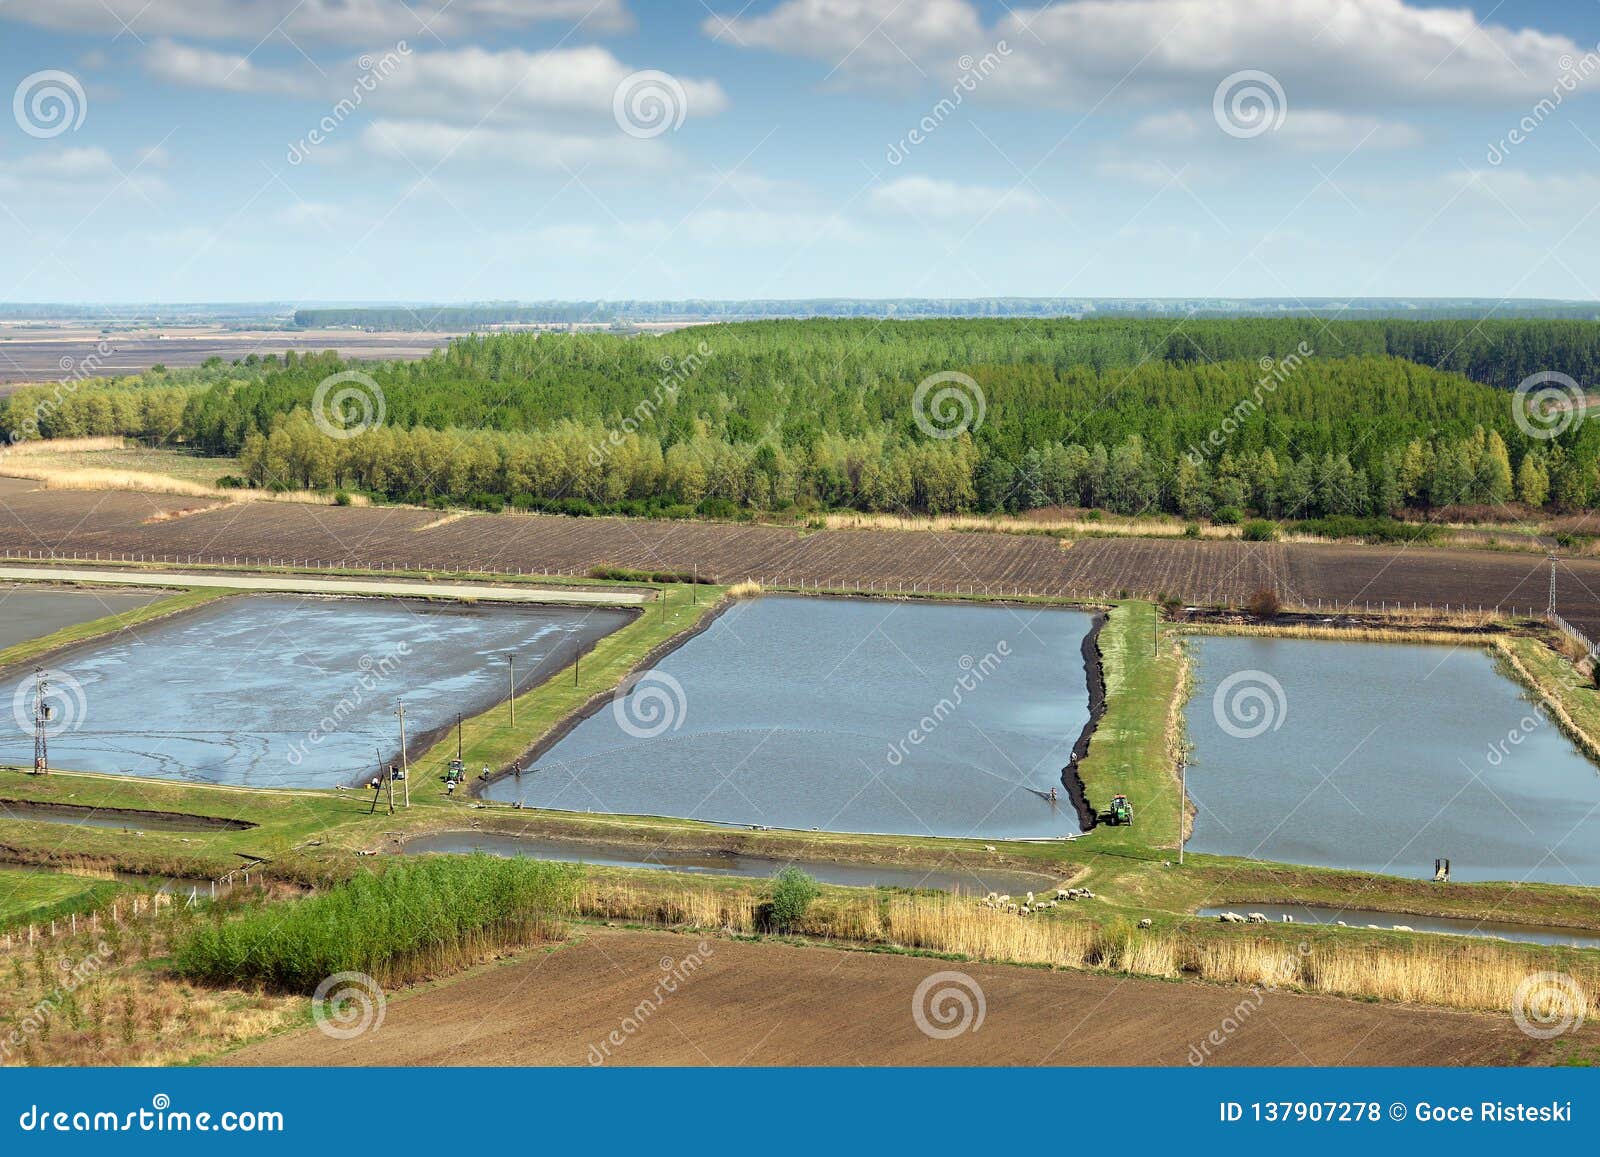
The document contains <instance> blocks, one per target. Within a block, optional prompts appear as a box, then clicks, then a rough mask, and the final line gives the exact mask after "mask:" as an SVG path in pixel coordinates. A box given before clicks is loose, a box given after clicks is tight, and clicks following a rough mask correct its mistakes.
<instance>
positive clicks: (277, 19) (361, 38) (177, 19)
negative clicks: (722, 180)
mask: <svg viewBox="0 0 1600 1157" xmlns="http://www.w3.org/2000/svg"><path fill="white" fill-rule="evenodd" d="M286 9H287V12H286ZM7 19H9V20H17V21H21V22H24V23H27V24H33V25H36V26H38V27H41V28H53V29H57V30H59V31H64V32H73V33H81V34H87V33H105V34H109V35H112V36H117V35H122V34H124V33H125V32H126V30H127V29H128V28H131V29H132V30H133V32H134V33H135V34H136V35H138V36H141V37H149V36H184V37H188V38H190V39H196V40H228V41H236V42H245V41H248V42H249V43H250V44H256V43H258V42H260V41H262V40H264V39H266V38H269V37H274V36H276V35H278V34H280V33H281V34H282V35H284V36H287V37H290V38H292V39H293V40H295V41H296V42H299V41H302V40H303V41H309V42H323V43H335V44H355V45H361V46H362V47H373V46H375V45H376V44H378V43H379V42H381V41H393V40H396V39H399V38H404V37H411V38H412V39H413V40H416V41H418V42H420V41H422V40H423V39H427V40H429V41H431V40H432V37H433V35H437V36H439V37H440V38H442V39H444V40H449V39H451V38H452V37H462V36H471V35H473V34H475V33H477V32H480V31H483V30H486V29H506V28H527V27H530V26H532V25H534V24H539V23H543V22H547V21H548V22H558V23H564V24H572V25H580V24H581V26H582V27H583V29H584V30H585V31H588V32H606V31H617V30H620V29H623V28H627V27H629V26H630V25H631V23H632V21H631V18H630V17H629V15H628V11H627V9H626V7H625V6H624V3H623V0H301V2H300V3H297V4H293V5H290V4H286V3H283V2H282V0H7V2H6V3H5V4H4V5H0V20H7ZM430 29H431V30H432V35H430V32H429V30H430Z"/></svg>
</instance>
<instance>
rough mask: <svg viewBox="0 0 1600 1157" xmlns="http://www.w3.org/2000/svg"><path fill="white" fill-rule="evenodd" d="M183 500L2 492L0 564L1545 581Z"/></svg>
mask: <svg viewBox="0 0 1600 1157" xmlns="http://www.w3.org/2000/svg"><path fill="white" fill-rule="evenodd" d="M193 505H194V500H193V499H187V500H186V499H179V498H173V497H171V496H162V495H147V494H138V493H131V492H114V491H105V492H82V491H70V490H47V489H43V488H41V487H39V486H37V485H36V484H35V483H32V482H27V481H23V480H18V479H0V552H5V553H8V554H13V555H15V554H25V553H26V552H28V551H34V552H41V551H43V552H52V551H53V552H56V553H57V554H65V555H67V556H69V557H70V556H71V555H72V554H73V553H77V554H78V555H80V556H83V555H93V554H94V553H95V552H100V553H101V554H102V556H112V557H115V556H116V555H119V554H122V553H129V554H136V553H137V554H146V555H151V556H155V557H156V558H161V557H162V556H172V557H176V558H181V557H183V556H189V555H195V556H200V560H201V561H209V562H216V563H222V562H225V561H226V562H232V561H233V560H234V559H236V558H237V559H240V560H248V561H254V562H266V561H269V560H270V561H274V562H280V563H281V562H282V561H283V560H285V559H289V560H322V561H325V562H333V563H339V562H344V563H346V564H348V565H349V566H352V567H360V566H382V567H401V568H408V569H409V568H415V569H426V570H446V571H448V570H487V569H495V570H500V569H508V570H517V569H519V568H520V569H521V571H522V572H523V573H525V574H545V575H573V576H581V575H587V574H588V573H589V572H590V571H591V570H593V569H594V568H596V567H600V566H612V567H625V568H630V569H635V570H653V571H672V572H683V573H688V572H690V571H694V570H696V569H697V570H698V573H699V575H700V577H701V579H702V580H704V581H707V582H715V583H732V582H738V581H741V580H743V579H764V580H766V581H767V582H768V583H769V585H773V586H791V587H792V586H798V585H802V584H804V585H805V586H808V587H810V586H815V585H817V584H822V585H823V586H828V585H843V586H848V587H859V588H862V589H876V590H879V591H883V590H885V589H888V590H899V589H901V588H904V589H905V590H906V591H911V590H913V589H916V590H920V591H928V590H934V591H940V592H944V593H953V592H960V593H976V594H986V593H987V594H1002V593H1003V594H1008V595H1009V594H1012V593H1021V594H1025V595H1026V594H1033V595H1042V596H1050V597H1056V598H1079V599H1102V598H1107V597H1117V596H1118V595H1121V594H1124V593H1125V594H1126V595H1128V596H1130V597H1144V598H1156V597H1160V596H1163V595H1170V596H1172V597H1174V598H1179V599H1182V600H1184V601H1186V602H1190V603H1198V604H1230V603H1231V604H1239V603H1242V602H1244V601H1245V600H1247V599H1249V597H1250V596H1251V595H1252V594H1254V593H1255V592H1256V591H1258V590H1260V589H1261V588H1262V587H1272V588H1273V589H1275V590H1276V591H1277V592H1278V594H1279V597H1280V598H1281V599H1282V600H1283V601H1284V602H1285V603H1289V604H1302V605H1310V606H1312V607H1315V606H1316V605H1317V603H1318V601H1319V600H1320V601H1321V602H1322V603H1323V605H1324V606H1328V607H1330V608H1331V607H1333V606H1343V605H1349V604H1353V605H1354V606H1355V607H1356V608H1357V609H1359V608H1361V607H1362V606H1363V605H1364V604H1366V603H1371V604H1372V606H1373V607H1374V608H1376V607H1377V606H1379V605H1380V604H1382V603H1388V604H1389V605H1390V606H1393V605H1394V604H1395V603H1397V602H1398V603H1404V604H1410V603H1411V602H1413V601H1415V602H1418V603H1433V604H1441V603H1448V604H1451V605H1453V606H1461V605H1466V606H1470V607H1474V608H1475V607H1477V606H1479V605H1481V606H1483V607H1485V608H1493V607H1501V608H1505V609H1507V610H1512V609H1515V610H1518V611H1531V612H1535V613H1537V612H1540V611H1542V610H1543V608H1544V605H1545V600H1546V595H1547V589H1548V582H1549V569H1548V564H1547V563H1546V562H1545V561H1544V559H1543V558H1542V557H1540V556H1539V555H1537V554H1526V553H1516V552H1509V551H1507V552H1497V551H1487V550H1458V549H1443V548H1435V547H1423V546H1410V547H1400V546H1357V545H1348V546H1347V545H1337V544H1320V543H1247V542H1241V541H1238V540H1230V541H1220V542H1218V541H1190V540H1162V539H1140V538H1101V539H1079V540H1076V541H1073V542H1070V543H1063V542H1061V541H1059V540H1057V539H1055V538H1052V537H1048V536H1042V535H1041V536H1028V535H1012V534H995V533H986V532H960V531H949V532H935V531H900V530H830V531H816V532H813V533H802V532H800V531H797V530H794V529H789V528H783V527H774V526H760V525H739V524H727V523H709V522H656V521H649V520H638V519H619V518H560V517H552V516H545V515H526V514H501V515H489V514H471V515H465V516H463V517H459V518H453V519H441V518H440V516H439V515H438V513H437V512H435V511H427V510H416V509H410V508H399V507H389V508H384V507H373V508H361V507H324V506H303V505H298V504H293V503H270V504H261V503H253V504H236V505H221V506H217V507H215V508H213V509H206V510H201V511H199V512H197V513H192V514H190V515H189V516H188V517H183V518H167V519H165V520H157V521H151V519H152V517H154V516H157V515H160V514H162V513H170V512H172V511H175V510H182V509H184V508H186V507H192V506H193ZM1557 570H1558V574H1557V592H1556V605H1557V609H1558V610H1559V611H1560V612H1561V613H1562V615H1564V616H1565V617H1566V618H1567V619H1568V620H1569V621H1571V622H1572V623H1573V624H1574V625H1576V626H1577V627H1578V628H1579V629H1582V630H1585V631H1587V632H1588V633H1589V634H1590V635H1591V636H1592V637H1600V560H1589V559H1563V560H1562V561H1561V562H1560V564H1559V566H1558V568H1557Z"/></svg>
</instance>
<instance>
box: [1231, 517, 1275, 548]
mask: <svg viewBox="0 0 1600 1157" xmlns="http://www.w3.org/2000/svg"><path fill="white" fill-rule="evenodd" d="M1239 537H1241V538H1243V539H1244V540H1245V541H1246V542H1276V541H1277V540H1278V528H1277V527H1276V526H1273V525H1272V523H1270V522H1268V521H1267V520H1266V519H1264V518H1252V519H1251V520H1250V521H1249V522H1247V523H1245V524H1244V527H1243V529H1242V530H1241V531H1240V532H1239Z"/></svg>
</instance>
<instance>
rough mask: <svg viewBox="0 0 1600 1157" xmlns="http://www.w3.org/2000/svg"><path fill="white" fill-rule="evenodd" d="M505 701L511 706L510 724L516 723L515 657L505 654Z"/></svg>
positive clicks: (514, 724)
mask: <svg viewBox="0 0 1600 1157" xmlns="http://www.w3.org/2000/svg"><path fill="white" fill-rule="evenodd" d="M506 703H507V705H508V706H509V707H510V708H511V726H513V727H515V726H516V725H517V657H516V655H514V654H508V655H507V656H506Z"/></svg>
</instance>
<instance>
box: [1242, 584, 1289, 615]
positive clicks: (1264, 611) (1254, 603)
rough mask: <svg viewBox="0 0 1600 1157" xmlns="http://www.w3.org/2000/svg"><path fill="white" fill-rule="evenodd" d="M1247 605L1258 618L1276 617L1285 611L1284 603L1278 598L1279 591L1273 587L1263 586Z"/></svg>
mask: <svg viewBox="0 0 1600 1157" xmlns="http://www.w3.org/2000/svg"><path fill="white" fill-rule="evenodd" d="M1245 607H1246V608H1247V609H1248V610H1249V612H1250V613H1251V614H1252V615H1254V616H1255V617H1256V618H1258V619H1275V618H1277V617H1278V615H1279V614H1281V613H1282V612H1283V603H1282V602H1281V601H1280V600H1279V598H1278V592H1277V591H1275V590H1273V589H1272V588H1271V587H1262V588H1261V589H1260V590H1258V591H1256V593H1255V594H1253V595H1251V596H1250V601H1249V602H1248V603H1246V604H1245Z"/></svg>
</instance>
